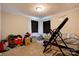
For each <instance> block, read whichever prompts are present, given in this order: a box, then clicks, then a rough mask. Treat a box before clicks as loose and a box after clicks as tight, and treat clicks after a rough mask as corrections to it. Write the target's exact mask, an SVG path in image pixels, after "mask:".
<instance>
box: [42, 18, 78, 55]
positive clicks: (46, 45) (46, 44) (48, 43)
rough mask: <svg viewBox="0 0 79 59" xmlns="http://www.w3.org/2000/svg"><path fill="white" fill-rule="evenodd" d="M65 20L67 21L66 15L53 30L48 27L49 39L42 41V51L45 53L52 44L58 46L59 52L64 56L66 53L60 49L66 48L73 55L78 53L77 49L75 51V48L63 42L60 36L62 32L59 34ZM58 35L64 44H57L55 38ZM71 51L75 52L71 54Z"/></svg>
mask: <svg viewBox="0 0 79 59" xmlns="http://www.w3.org/2000/svg"><path fill="white" fill-rule="evenodd" d="M67 21H68V17H66V18H65V19H64V20H63V22H62V23H61V24H60V25H59V26H58V27H57V28H56V29H54V30H51V29H50V34H51V37H50V39H49V41H44V42H43V43H44V45H43V46H44V50H43V53H45V52H46V51H48V50H51V47H52V45H53V46H56V47H58V48H59V50H60V52H61V53H62V55H64V56H65V55H66V54H65V53H64V51H63V50H62V49H67V50H68V51H69V52H70V54H71V55H73V56H74V55H77V54H79V51H77V50H75V49H73V48H70V47H68V46H67V44H66V43H65V41H64V39H63V38H62V34H61V32H60V30H61V29H62V28H63V26H64V25H65V24H66V22H67ZM58 37H59V38H60V39H61V41H62V42H63V44H64V45H60V44H58V42H57V38H58ZM73 52H75V53H77V54H73Z"/></svg>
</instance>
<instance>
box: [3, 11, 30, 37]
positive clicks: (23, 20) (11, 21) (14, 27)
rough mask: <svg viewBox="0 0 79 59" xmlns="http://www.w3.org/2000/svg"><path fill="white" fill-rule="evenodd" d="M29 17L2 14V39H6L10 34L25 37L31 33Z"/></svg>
mask: <svg viewBox="0 0 79 59" xmlns="http://www.w3.org/2000/svg"><path fill="white" fill-rule="evenodd" d="M28 19H29V17H24V16H20V15H15V14H11V13H5V12H3V13H2V38H6V36H7V35H9V34H21V35H24V34H25V33H26V32H28V31H29V28H28V27H29V26H28V25H29V24H28Z"/></svg>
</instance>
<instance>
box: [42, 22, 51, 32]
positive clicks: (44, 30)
mask: <svg viewBox="0 0 79 59" xmlns="http://www.w3.org/2000/svg"><path fill="white" fill-rule="evenodd" d="M49 29H50V21H45V22H43V33H49V32H50V30H49Z"/></svg>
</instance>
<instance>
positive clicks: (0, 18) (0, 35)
mask: <svg viewBox="0 0 79 59" xmlns="http://www.w3.org/2000/svg"><path fill="white" fill-rule="evenodd" d="M0 40H1V4H0Z"/></svg>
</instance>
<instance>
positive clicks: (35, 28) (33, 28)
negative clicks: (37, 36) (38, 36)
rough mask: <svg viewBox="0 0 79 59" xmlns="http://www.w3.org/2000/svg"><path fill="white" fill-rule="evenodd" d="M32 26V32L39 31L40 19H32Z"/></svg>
mask: <svg viewBox="0 0 79 59" xmlns="http://www.w3.org/2000/svg"><path fill="white" fill-rule="evenodd" d="M31 28H32V33H34V32H38V21H34V20H32V21H31Z"/></svg>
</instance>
